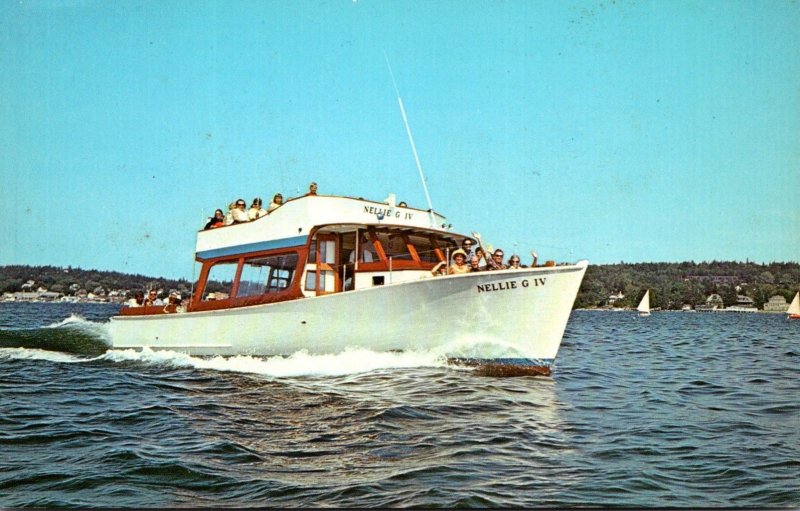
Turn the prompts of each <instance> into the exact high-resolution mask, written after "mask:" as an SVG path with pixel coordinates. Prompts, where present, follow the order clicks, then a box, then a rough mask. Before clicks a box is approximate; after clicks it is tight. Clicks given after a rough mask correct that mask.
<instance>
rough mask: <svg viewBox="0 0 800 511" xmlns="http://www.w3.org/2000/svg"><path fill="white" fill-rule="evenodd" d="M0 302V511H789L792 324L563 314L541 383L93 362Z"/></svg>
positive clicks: (97, 343)
mask: <svg viewBox="0 0 800 511" xmlns="http://www.w3.org/2000/svg"><path fill="white" fill-rule="evenodd" d="M115 310H116V309H115V308H114V307H109V306H103V305H79V304H16V303H10V304H0V410H2V413H0V506H3V507H21V506H36V507H60V506H74V507H77V506H80V507H91V506H103V507H128V506H132V507H168V506H172V507H180V506H204V507H226V506H227V507H246V506H279V507H309V506H317V507H326V506H327V507H330V506H333V507H349V506H355V507H367V506H384V507H387V506H388V507H407V506H423V507H491V506H495V507H496V506H503V507H531V506H548V507H552V506H559V507H563V506H576V507H577V506H585V505H601V506H613V505H620V506H638V507H642V506H660V507H674V506H703V507H734V506H746V507H797V506H800V398H799V397H798V396H800V371H799V369H800V362H799V361H800V358H798V355H799V354H800V322H788V321H786V320H785V319H784V318H783V316H782V315H768V314H745V313H739V314H737V313H691V314H690V313H667V312H664V313H654V314H653V315H652V316H651V317H649V318H638V317H637V316H636V315H635V313H624V312H594V311H577V312H574V313H573V315H572V318H571V320H570V323H569V325H568V327H567V333H566V335H565V337H564V343H563V345H562V348H561V351H560V352H559V355H558V359H557V366H556V368H555V370H554V372H553V375H552V376H550V377H521V378H505V379H503V378H489V377H481V376H477V375H475V374H474V373H472V372H470V371H469V370H465V369H460V368H456V367H451V366H448V365H447V364H446V363H445V362H443V361H441V360H439V359H437V358H436V357H434V356H432V355H430V354H426V353H407V354H397V353H388V354H387V353H374V352H371V351H368V350H351V351H350V352H347V353H344V354H342V355H338V356H333V357H320V356H310V355H307V354H305V353H297V354H295V355H293V356H292V357H289V358H274V359H258V358H251V357H229V358H221V357H218V358H211V359H203V358H196V357H188V356H185V355H182V354H179V353H161V352H156V353H154V352H148V351H145V352H141V353H137V352H133V351H119V350H116V351H115V350H112V351H108V350H107V346H106V338H105V326H104V323H105V322H106V320H107V318H108V317H109V316H111V315H113V314H114V312H115Z"/></svg>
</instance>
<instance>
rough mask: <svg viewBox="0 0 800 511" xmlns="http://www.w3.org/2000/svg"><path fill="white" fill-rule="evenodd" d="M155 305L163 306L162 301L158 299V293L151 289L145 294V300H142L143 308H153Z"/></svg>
mask: <svg viewBox="0 0 800 511" xmlns="http://www.w3.org/2000/svg"><path fill="white" fill-rule="evenodd" d="M155 305H164V301H163V300H162V299H161V298H159V297H158V291H156V290H155V289H151V290H150V291H149V292H148V293H147V298H145V299H144V306H145V307H153V306H155Z"/></svg>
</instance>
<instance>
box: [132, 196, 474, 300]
mask: <svg viewBox="0 0 800 511" xmlns="http://www.w3.org/2000/svg"><path fill="white" fill-rule="evenodd" d="M465 239H472V238H469V237H468V236H464V235H460V234H456V233H452V232H450V231H449V230H448V229H447V228H446V223H445V218H444V217H443V216H441V215H439V214H438V213H435V212H433V211H425V210H420V209H416V208H409V207H399V206H395V205H394V204H386V203H381V202H374V201H369V200H364V199H361V198H358V199H356V198H351V197H338V196H322V195H309V196H303V197H298V198H295V199H290V200H288V201H286V202H285V203H284V204H283V205H282V206H281V207H279V208H278V209H276V210H274V211H272V212H271V213H270V214H268V215H266V216H264V217H261V218H259V219H256V220H253V221H250V222H247V223H241V224H234V225H230V226H225V227H218V228H216V229H209V230H203V231H199V232H198V233H197V245H196V252H195V260H196V261H197V262H199V263H201V264H202V268H201V270H200V276H199V279H198V281H197V284H196V286H195V289H194V292H193V295H192V297H191V300H190V302H189V303H188V304H187V303H185V304H184V309H185V311H186V312H195V311H205V310H216V309H227V308H233V307H244V306H250V305H259V304H266V303H273V302H282V301H287V300H296V299H301V298H307V297H313V296H321V295H327V294H334V293H343V292H349V291H356V290H360V289H365V288H370V287H373V286H382V285H388V284H394V283H400V282H405V281H409V280H417V279H420V278H425V277H430V276H431V270H432V269H433V267H434V266H435V265H436V264H438V263H439V262H441V261H446V260H447V259H448V257H449V254H450V253H451V252H452V251H453V250H455V249H457V248H459V247H460V246H461V243H462V242H463V241H464V240H465ZM473 241H474V240H473ZM170 312H175V307H174V306H167V307H164V306H156V307H126V308H123V309H122V311H121V314H123V315H141V314H166V313H170Z"/></svg>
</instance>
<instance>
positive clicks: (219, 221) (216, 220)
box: [203, 209, 225, 231]
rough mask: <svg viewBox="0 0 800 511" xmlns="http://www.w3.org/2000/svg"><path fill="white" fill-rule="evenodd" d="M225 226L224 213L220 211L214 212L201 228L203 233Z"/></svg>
mask: <svg viewBox="0 0 800 511" xmlns="http://www.w3.org/2000/svg"><path fill="white" fill-rule="evenodd" d="M223 225H225V213H223V212H222V210H221V209H218V210H216V211H214V216H212V217H211V218H210V219H209V220H208V223H207V224H206V226H205V227H203V230H204V231H207V230H209V229H216V228H217V227H222V226H223Z"/></svg>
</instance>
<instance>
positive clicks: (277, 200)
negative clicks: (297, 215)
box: [267, 193, 283, 213]
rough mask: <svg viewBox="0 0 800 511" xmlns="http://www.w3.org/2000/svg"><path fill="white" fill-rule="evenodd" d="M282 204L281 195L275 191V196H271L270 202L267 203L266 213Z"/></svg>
mask: <svg viewBox="0 0 800 511" xmlns="http://www.w3.org/2000/svg"><path fill="white" fill-rule="evenodd" d="M282 205H283V195H281V194H279V193H276V194H275V196H274V197H273V198H272V202H270V203H269V207H268V208H267V213H272V212H273V211H275V210H276V209H278V208H279V207H281V206H282Z"/></svg>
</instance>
